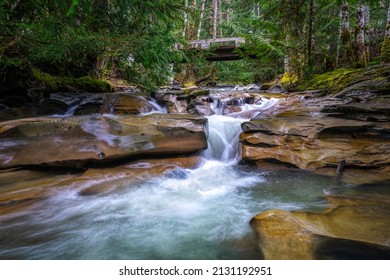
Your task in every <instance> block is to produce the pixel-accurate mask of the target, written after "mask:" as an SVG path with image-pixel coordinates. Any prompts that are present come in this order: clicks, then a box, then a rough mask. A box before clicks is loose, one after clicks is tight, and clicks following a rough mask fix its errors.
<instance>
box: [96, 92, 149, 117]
mask: <svg viewBox="0 0 390 280" xmlns="http://www.w3.org/2000/svg"><path fill="white" fill-rule="evenodd" d="M153 110H156V108H155V107H154V106H153V105H152V104H150V103H149V102H148V101H147V100H146V99H145V98H144V97H143V96H136V95H130V94H126V93H117V94H106V95H105V96H104V103H103V105H102V107H101V108H100V113H102V114H116V115H137V114H141V113H149V112H151V111H153Z"/></svg>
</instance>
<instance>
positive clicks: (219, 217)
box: [0, 100, 329, 259]
mask: <svg viewBox="0 0 390 280" xmlns="http://www.w3.org/2000/svg"><path fill="white" fill-rule="evenodd" d="M266 102H271V103H272V102H273V101H270V100H268V101H266ZM266 102H265V103H264V104H263V106H265V107H266V106H268V105H270V104H268V103H266ZM208 119H209V138H208V141H209V148H208V150H207V151H205V152H204V154H203V156H204V158H203V160H202V163H201V164H200V166H199V167H198V168H196V169H179V168H178V169H176V170H173V171H170V172H167V173H166V174H165V175H164V176H163V177H160V178H157V179H152V180H147V181H144V182H141V183H137V184H136V185H134V184H133V185H130V184H129V185H128V186H127V188H124V189H123V188H122V189H121V191H120V192H112V193H109V194H105V195H95V196H82V195H80V191H81V190H82V189H83V188H84V187H85V186H80V187H79V188H74V187H73V188H69V189H68V190H64V189H61V190H60V191H59V192H58V193H57V194H56V195H54V196H51V197H50V198H48V199H47V201H45V203H44V204H43V205H41V206H40V207H38V208H36V209H35V210H34V211H30V212H26V213H23V214H21V215H20V216H18V217H17V218H14V219H8V220H5V221H0V222H1V227H0V258H11V259H12V258H19V259H252V258H259V256H258V255H257V253H256V251H255V244H254V236H253V233H252V231H251V229H250V227H249V221H250V219H251V218H252V217H253V216H254V215H256V214H258V213H260V212H262V211H264V210H267V209H270V208H282V209H289V210H292V209H301V208H308V207H318V204H319V202H318V201H317V200H316V198H317V196H319V195H321V194H322V193H323V190H324V189H325V188H327V187H328V186H329V180H325V179H324V178H323V177H319V176H314V175H312V177H310V176H308V175H307V174H305V175H302V173H299V172H297V173H291V172H293V171H284V172H283V173H281V174H278V173H272V172H260V171H259V170H258V169H255V168H251V167H247V166H240V165H237V160H236V156H237V148H238V147H237V142H238V135H239V133H240V131H241V129H240V125H241V123H242V122H243V121H244V120H243V119H234V118H231V117H226V116H220V115H214V116H210V117H209V118H208ZM291 174H292V175H291ZM292 177H294V181H291V178H292ZM96 183H97V182H96ZM99 183H101V182H99ZM107 183H108V184H110V182H107ZM310 183H311V184H312V187H311V188H306V187H305V186H307V184H310ZM93 184H94V182H88V185H89V186H90V185H93Z"/></svg>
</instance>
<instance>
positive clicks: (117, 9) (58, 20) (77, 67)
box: [0, 0, 182, 89]
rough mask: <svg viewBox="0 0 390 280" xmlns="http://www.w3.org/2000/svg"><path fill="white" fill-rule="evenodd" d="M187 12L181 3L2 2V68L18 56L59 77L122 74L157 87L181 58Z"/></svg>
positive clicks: (136, 82)
mask: <svg viewBox="0 0 390 280" xmlns="http://www.w3.org/2000/svg"><path fill="white" fill-rule="evenodd" d="M181 10H182V1H181V0H174V1H170V0H169V1H168V0H158V1H141V0H110V1H108V0H102V1H95V0H83V1H82V0H72V1H70V0H69V1H46V0H36V1H2V2H1V3H0V23H1V26H2V28H1V30H0V39H2V40H1V41H0V69H2V72H3V73H4V75H6V74H7V71H8V70H7V69H9V66H10V65H12V66H21V65H20V64H21V63H16V60H15V58H17V59H18V60H17V61H23V63H24V64H25V65H26V66H27V67H26V68H27V69H29V68H30V67H35V68H38V69H40V70H41V71H43V72H45V73H49V74H51V75H54V76H71V77H76V78H77V77H83V76H88V75H89V76H98V77H100V76H102V75H105V74H109V73H111V72H115V73H118V72H119V73H121V74H122V75H123V76H124V77H125V78H127V79H128V80H129V81H130V82H131V83H133V84H134V85H137V86H140V87H143V88H147V89H152V88H155V87H156V86H158V85H161V84H162V83H163V82H164V81H165V80H166V78H167V77H168V74H169V63H171V62H175V61H177V60H178V59H179V56H178V53H179V51H177V50H176V49H175V47H174V46H175V44H177V43H178V42H179V40H178V37H177V36H176V35H177V30H178V29H179V26H180V24H181V12H180V11H181ZM3 26H4V28H3ZM133 59H134V61H132V60H133ZM99 62H100V64H99Z"/></svg>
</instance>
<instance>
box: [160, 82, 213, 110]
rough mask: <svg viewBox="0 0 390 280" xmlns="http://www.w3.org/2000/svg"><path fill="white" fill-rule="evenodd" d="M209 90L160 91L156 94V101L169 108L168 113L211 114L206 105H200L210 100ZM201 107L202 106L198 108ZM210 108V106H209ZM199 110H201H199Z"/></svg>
mask: <svg viewBox="0 0 390 280" xmlns="http://www.w3.org/2000/svg"><path fill="white" fill-rule="evenodd" d="M209 94H210V91H209V90H202V89H197V88H187V89H184V90H168V91H159V92H157V93H156V94H155V98H156V100H157V101H158V102H159V103H160V104H164V105H165V106H166V107H167V108H168V113H170V114H174V113H195V114H201V112H204V113H205V114H208V113H211V112H210V110H208V109H207V108H206V107H204V105H205V104H203V103H202V104H198V103H199V102H200V101H199V100H201V99H205V100H207V99H208V95H209ZM197 105H201V106H199V107H198V106H197ZM208 106H209V104H208ZM198 109H199V110H198Z"/></svg>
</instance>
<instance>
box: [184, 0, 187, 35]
mask: <svg viewBox="0 0 390 280" xmlns="http://www.w3.org/2000/svg"><path fill="white" fill-rule="evenodd" d="M187 8H188V0H185V4H184V9H185V10H184V23H183V24H184V27H183V38H186V32H187V22H188V13H187Z"/></svg>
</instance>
